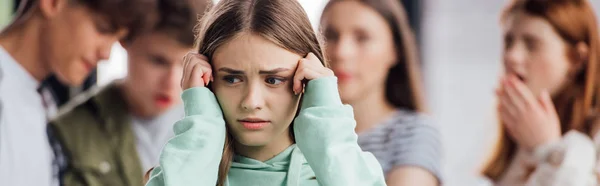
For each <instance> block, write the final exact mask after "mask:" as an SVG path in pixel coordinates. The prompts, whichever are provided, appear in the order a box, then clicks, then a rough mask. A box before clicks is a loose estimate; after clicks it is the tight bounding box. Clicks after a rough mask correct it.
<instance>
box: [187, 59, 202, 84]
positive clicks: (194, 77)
mask: <svg viewBox="0 0 600 186" xmlns="http://www.w3.org/2000/svg"><path fill="white" fill-rule="evenodd" d="M190 68H191V69H192V71H191V73H190V77H189V80H188V81H189V83H188V88H192V87H199V86H203V85H204V81H203V80H202V75H203V71H202V66H201V65H199V64H198V63H196V64H194V65H193V66H190Z"/></svg>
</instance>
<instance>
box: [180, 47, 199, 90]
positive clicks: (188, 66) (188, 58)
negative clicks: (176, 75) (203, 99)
mask: <svg viewBox="0 0 600 186" xmlns="http://www.w3.org/2000/svg"><path fill="white" fill-rule="evenodd" d="M192 55H193V54H191V53H188V54H186V55H185V58H184V60H185V62H184V65H185V67H183V76H182V77H183V79H184V85H185V84H186V83H185V82H188V81H189V77H190V75H191V74H190V72H191V71H192V66H193V65H194V64H195V63H196V62H195V61H194V60H193V58H192Z"/></svg>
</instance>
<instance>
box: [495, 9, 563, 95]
mask: <svg viewBox="0 0 600 186" xmlns="http://www.w3.org/2000/svg"><path fill="white" fill-rule="evenodd" d="M504 45H505V47H504V69H505V73H506V75H511V74H512V75H516V76H517V77H519V78H520V79H521V80H522V81H523V82H524V83H525V84H526V85H527V86H528V87H529V89H530V90H531V91H532V93H533V94H534V95H536V96H538V95H540V93H541V91H543V90H547V91H548V92H549V93H550V94H551V95H555V94H556V93H557V92H558V91H559V90H560V88H561V87H562V86H563V85H564V84H565V82H566V80H567V78H568V76H569V75H570V73H569V71H570V70H571V69H572V66H573V65H572V64H573V63H572V62H571V60H570V58H569V56H568V55H567V51H568V50H567V44H566V43H565V41H564V40H563V39H562V38H561V37H560V36H559V34H558V33H557V32H556V31H555V30H554V28H553V27H552V26H551V25H550V23H549V22H548V21H546V20H545V19H543V18H541V17H537V16H532V15H529V14H526V13H522V12H517V13H514V14H512V15H510V17H508V19H507V20H506V22H505V24H504Z"/></svg>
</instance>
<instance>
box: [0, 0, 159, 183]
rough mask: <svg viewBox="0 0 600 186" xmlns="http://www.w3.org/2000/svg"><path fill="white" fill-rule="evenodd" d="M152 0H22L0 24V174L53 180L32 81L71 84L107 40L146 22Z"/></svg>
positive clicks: (4, 178)
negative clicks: (55, 79)
mask: <svg viewBox="0 0 600 186" xmlns="http://www.w3.org/2000/svg"><path fill="white" fill-rule="evenodd" d="M155 7H156V0H24V1H22V2H21V4H20V8H19V11H18V13H17V15H16V17H15V19H14V21H13V22H11V23H10V24H9V25H8V26H7V27H6V29H4V30H3V31H2V32H0V182H1V184H2V185H36V186H47V185H56V184H58V179H56V178H57V171H56V168H53V160H54V153H53V151H52V148H51V147H50V145H49V140H48V139H49V138H48V136H47V133H46V132H47V128H46V127H47V115H46V109H45V104H44V103H45V101H44V99H43V98H42V96H40V93H39V91H38V88H39V86H40V82H41V81H43V80H44V79H45V78H47V77H48V76H49V75H51V74H55V75H56V76H57V77H58V78H59V79H60V80H61V81H62V82H63V83H65V84H69V85H78V84H80V83H81V82H82V81H83V80H84V78H85V77H86V76H87V75H88V73H89V72H90V71H91V70H92V69H94V68H95V66H96V64H97V63H98V61H100V60H103V59H107V58H108V57H109V53H110V48H111V46H112V44H113V43H114V42H116V41H118V40H121V39H123V38H133V37H135V35H137V34H138V33H140V32H143V31H144V30H145V23H149V22H150V17H148V16H146V14H148V12H147V10H154V9H155Z"/></svg>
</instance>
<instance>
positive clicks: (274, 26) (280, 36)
mask: <svg viewBox="0 0 600 186" xmlns="http://www.w3.org/2000/svg"><path fill="white" fill-rule="evenodd" d="M240 33H251V34H255V35H257V36H261V37H263V38H265V39H267V40H269V41H271V42H273V43H274V44H276V45H278V46H279V47H281V48H284V49H286V50H288V51H291V52H294V53H296V54H298V55H301V56H306V55H307V54H308V53H311V52H312V53H313V54H315V56H317V58H319V60H321V62H322V63H323V65H324V66H326V67H328V66H329V65H328V64H327V63H326V62H325V61H324V59H325V58H324V56H323V52H322V47H321V44H320V42H319V38H318V37H317V35H316V33H315V32H314V30H313V29H312V26H311V24H310V22H309V20H308V16H307V15H306V13H305V12H304V9H302V7H301V6H300V4H299V3H298V2H297V1H294V0H248V1H240V0H221V1H220V2H219V3H218V4H217V5H215V7H213V8H212V9H211V10H210V11H209V12H208V13H206V14H205V15H204V17H203V18H202V20H201V21H200V23H199V25H198V35H197V37H198V38H197V41H198V42H197V46H198V47H199V49H198V53H200V54H203V55H205V56H206V57H208V59H209V63H212V57H213V54H214V53H215V51H216V50H217V49H218V48H219V47H220V46H222V45H223V44H225V43H226V42H228V41H229V40H231V39H232V38H234V36H236V35H237V34H240ZM233 153H234V149H233V138H232V137H231V135H230V133H229V132H227V138H226V139H225V147H224V148H223V157H222V159H221V164H220V165H219V178H218V183H217V185H223V184H224V182H225V179H226V178H227V173H228V172H229V167H230V164H231V161H232V156H233Z"/></svg>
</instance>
